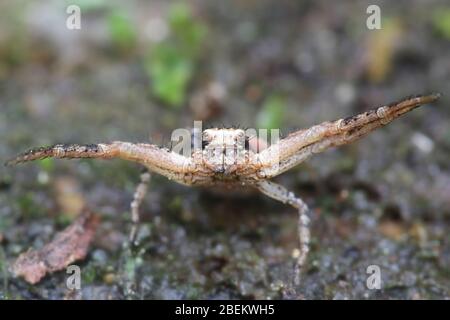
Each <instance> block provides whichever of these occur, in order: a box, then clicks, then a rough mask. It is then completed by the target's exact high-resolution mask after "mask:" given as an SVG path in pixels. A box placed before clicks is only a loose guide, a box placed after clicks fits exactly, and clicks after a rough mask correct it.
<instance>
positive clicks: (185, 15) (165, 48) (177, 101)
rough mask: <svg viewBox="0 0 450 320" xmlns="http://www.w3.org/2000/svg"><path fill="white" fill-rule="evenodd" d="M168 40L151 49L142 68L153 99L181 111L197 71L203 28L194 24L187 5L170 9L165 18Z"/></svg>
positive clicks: (201, 25)
mask: <svg viewBox="0 0 450 320" xmlns="http://www.w3.org/2000/svg"><path fill="white" fill-rule="evenodd" d="M168 23H169V28H170V31H171V36H170V37H169V38H168V39H166V40H164V41H162V42H161V43H158V44H156V45H155V46H153V47H152V49H151V51H150V53H149V55H148V56H147V59H146V61H145V67H146V70H147V73H148V75H149V77H150V78H151V90H152V93H153V94H154V95H155V97H156V98H158V99H160V100H161V101H162V102H163V103H166V104H168V105H170V106H174V107H180V106H181V105H182V103H183V102H184V101H185V99H186V92H187V88H188V85H189V83H190V81H191V80H192V78H193V75H194V72H195V69H196V67H197V63H198V59H199V55H200V48H201V47H202V44H203V40H204V38H205V35H206V27H205V26H204V25H203V24H202V23H200V22H197V21H195V20H194V18H193V16H192V13H191V11H190V9H189V7H188V6H187V5H186V4H181V3H180V4H176V5H173V6H172V7H171V9H170V12H169V17H168Z"/></svg>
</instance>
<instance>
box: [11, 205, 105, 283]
mask: <svg viewBox="0 0 450 320" xmlns="http://www.w3.org/2000/svg"><path fill="white" fill-rule="evenodd" d="M98 223H99V217H98V216H96V215H94V214H92V213H91V212H85V213H83V214H82V215H80V216H79V217H78V218H77V219H76V220H74V221H73V223H72V224H71V225H70V226H68V227H67V228H66V229H64V230H63V231H61V232H59V233H57V234H56V236H55V238H54V239H53V240H52V241H51V242H50V243H48V244H46V245H45V246H44V247H43V248H42V249H40V250H32V249H30V250H28V251H27V252H24V253H22V254H21V255H20V256H19V257H18V258H17V260H16V261H15V262H14V264H13V266H12V271H13V272H14V274H15V275H16V276H21V277H23V278H24V279H25V280H26V281H27V282H28V283H31V284H35V283H38V282H39V281H40V280H41V279H42V278H43V277H44V276H45V275H46V274H47V273H52V272H55V271H59V270H62V269H64V268H65V267H67V266H68V265H70V264H71V263H72V262H74V261H76V260H80V259H83V258H84V257H85V256H86V254H87V252H88V248H89V245H90V243H91V241H92V239H93V238H94V234H95V230H96V229H97V225H98Z"/></svg>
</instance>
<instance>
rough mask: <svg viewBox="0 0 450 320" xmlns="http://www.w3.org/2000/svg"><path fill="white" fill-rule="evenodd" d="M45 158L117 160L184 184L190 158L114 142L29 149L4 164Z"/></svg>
mask: <svg viewBox="0 0 450 320" xmlns="http://www.w3.org/2000/svg"><path fill="white" fill-rule="evenodd" d="M45 158H68V159H75V158H95V159H113V158H119V159H124V160H128V161H134V162H138V163H140V164H143V165H144V166H146V167H147V168H148V169H149V170H150V171H152V172H156V173H159V174H161V175H163V176H165V177H167V178H169V179H172V180H175V181H177V182H180V183H188V182H189V181H185V176H186V175H185V174H186V173H187V172H189V171H190V168H191V165H192V162H191V159H189V158H187V157H184V156H182V155H179V154H177V153H174V152H170V151H169V150H167V149H162V148H159V147H158V146H156V145H152V144H146V143H138V144H134V143H129V142H121V141H115V142H112V143H99V144H86V145H80V144H56V145H53V146H49V147H40V148H34V149H31V150H28V151H26V152H24V153H21V154H19V155H18V156H16V157H15V158H13V159H11V160H9V161H7V162H6V163H5V165H15V164H19V163H22V162H28V161H33V160H39V159H45Z"/></svg>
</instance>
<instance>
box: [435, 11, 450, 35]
mask: <svg viewBox="0 0 450 320" xmlns="http://www.w3.org/2000/svg"><path fill="white" fill-rule="evenodd" d="M432 25H433V27H434V29H435V30H436V31H437V32H438V33H439V34H441V35H442V36H443V37H444V38H446V39H450V8H441V9H438V10H436V11H434V13H433V15H432Z"/></svg>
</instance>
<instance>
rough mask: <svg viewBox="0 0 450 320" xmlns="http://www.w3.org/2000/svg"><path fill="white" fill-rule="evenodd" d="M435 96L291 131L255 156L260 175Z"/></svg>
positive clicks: (370, 128) (369, 128)
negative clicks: (257, 158)
mask: <svg viewBox="0 0 450 320" xmlns="http://www.w3.org/2000/svg"><path fill="white" fill-rule="evenodd" d="M439 97H440V94H438V93H435V94H431V95H427V96H416V97H412V98H406V99H403V100H401V101H399V102H395V103H392V104H390V105H387V106H383V107H380V108H375V109H372V110H369V111H367V112H364V113H360V114H358V115H355V116H352V117H348V118H345V119H339V120H336V121H332V122H323V123H321V124H319V125H316V126H313V127H311V128H309V129H305V130H300V131H297V132H294V133H292V134H290V135H289V136H287V137H286V138H284V139H281V140H280V141H278V143H276V144H275V145H272V146H270V147H269V148H267V149H265V150H263V151H262V152H260V153H259V154H258V157H259V159H260V160H259V161H260V163H262V170H261V175H262V176H264V177H265V178H272V177H274V176H277V175H279V174H281V173H283V172H285V171H287V170H289V169H290V168H292V167H294V166H296V165H298V164H300V163H301V162H303V161H305V160H306V159H307V158H309V157H310V156H312V155H314V154H316V153H319V152H322V151H325V150H326V149H328V148H331V147H337V146H341V145H345V144H348V143H350V142H353V141H355V140H357V139H359V138H361V137H362V136H364V135H366V134H368V133H369V132H371V131H373V130H375V129H377V128H380V127H382V126H385V125H386V124H388V123H390V122H391V121H393V120H394V119H396V118H397V117H399V116H401V115H402V114H405V113H407V112H409V111H411V110H413V109H415V108H417V107H419V106H421V105H424V104H427V103H431V102H433V101H436V100H437V99H439Z"/></svg>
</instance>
